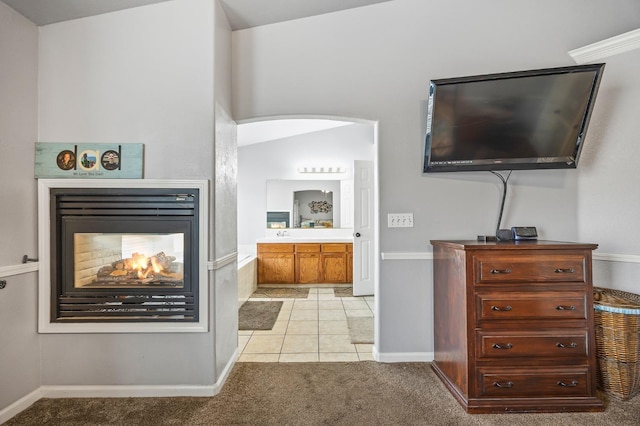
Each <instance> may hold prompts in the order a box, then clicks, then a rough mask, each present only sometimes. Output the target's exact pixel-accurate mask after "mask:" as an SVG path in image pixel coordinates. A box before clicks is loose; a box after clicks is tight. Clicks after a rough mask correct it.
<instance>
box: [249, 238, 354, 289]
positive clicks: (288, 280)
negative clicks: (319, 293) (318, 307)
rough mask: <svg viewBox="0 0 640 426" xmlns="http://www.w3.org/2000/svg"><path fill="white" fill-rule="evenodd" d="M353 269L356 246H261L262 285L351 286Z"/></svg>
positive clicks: (264, 244)
mask: <svg viewBox="0 0 640 426" xmlns="http://www.w3.org/2000/svg"><path fill="white" fill-rule="evenodd" d="M352 265H353V244H352V243H347V242H331V243H320V242H299V243H298V242H296V243H258V284H315V283H332V284H333V283H350V282H352V276H353V272H352V271H353V266H352Z"/></svg>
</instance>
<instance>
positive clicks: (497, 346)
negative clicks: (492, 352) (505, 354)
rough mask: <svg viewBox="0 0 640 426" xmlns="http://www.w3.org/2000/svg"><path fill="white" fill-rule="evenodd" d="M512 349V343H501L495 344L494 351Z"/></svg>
mask: <svg viewBox="0 0 640 426" xmlns="http://www.w3.org/2000/svg"><path fill="white" fill-rule="evenodd" d="M512 347H513V345H512V344H511V343H507V344H506V345H503V344H501V343H494V344H493V349H511V348H512Z"/></svg>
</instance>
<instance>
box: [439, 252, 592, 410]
mask: <svg viewBox="0 0 640 426" xmlns="http://www.w3.org/2000/svg"><path fill="white" fill-rule="evenodd" d="M431 244H432V245H433V259H434V260H433V274H434V275H433V280H434V282H433V285H434V303H433V305H434V323H435V324H434V346H435V347H434V349H435V350H434V361H433V364H432V367H433V370H434V371H435V372H436V374H437V375H438V376H439V377H440V379H441V380H442V381H443V382H444V384H445V385H446V387H447V388H448V389H449V391H450V392H451V393H452V394H453V396H454V397H455V398H456V399H457V400H458V402H459V403H460V404H461V405H462V406H463V408H464V409H465V410H467V411H468V412H470V413H503V412H563V411H601V410H603V403H602V401H600V400H599V399H598V398H597V397H596V381H595V380H596V376H595V374H596V363H595V338H594V325H593V289H592V272H591V258H592V251H593V250H594V249H595V248H596V247H597V245H595V244H580V243H561V242H551V241H523V242H498V243H493V242H487V243H482V242H476V241H431Z"/></svg>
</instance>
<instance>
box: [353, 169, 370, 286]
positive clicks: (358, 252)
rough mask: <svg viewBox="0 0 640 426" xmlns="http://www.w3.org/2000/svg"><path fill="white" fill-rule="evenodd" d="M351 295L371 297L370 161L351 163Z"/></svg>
mask: <svg viewBox="0 0 640 426" xmlns="http://www.w3.org/2000/svg"><path fill="white" fill-rule="evenodd" d="M353 194H354V201H353V214H354V219H353V295H354V296H368V295H373V293H374V276H373V275H374V248H373V242H374V232H375V228H374V196H375V191H374V178H373V161H354V179H353Z"/></svg>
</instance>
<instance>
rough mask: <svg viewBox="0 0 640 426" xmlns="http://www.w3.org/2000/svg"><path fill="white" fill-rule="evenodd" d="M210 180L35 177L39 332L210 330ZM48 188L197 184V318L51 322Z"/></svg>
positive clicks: (188, 186)
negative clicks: (117, 321)
mask: <svg viewBox="0 0 640 426" xmlns="http://www.w3.org/2000/svg"><path fill="white" fill-rule="evenodd" d="M208 184H209V181H207V180H180V179H171V180H163V179H39V180H38V257H39V263H42V268H40V273H39V274H38V332H39V333H206V332H207V331H209V274H208V271H207V264H208V262H207V253H208V245H207V241H208V238H207V236H208V235H209V231H208V226H209V214H208V209H209V203H208V199H209V190H208ZM51 188H198V189H199V191H200V204H199V208H200V215H199V223H198V226H199V232H200V236H201V238H199V244H200V245H199V247H198V251H199V261H198V265H199V270H198V274H199V276H200V283H199V287H198V291H199V295H200V296H199V300H198V302H199V305H198V311H199V320H198V322H191V323H170V322H163V323H160V322H158V323H141V322H138V323H51V322H49V318H50V316H51V315H50V314H51V291H50V286H51V275H50V268H49V265H48V264H49V259H50V258H51V250H50V249H51V247H50V241H49V239H50V230H51V228H50V223H49V203H50V189H51Z"/></svg>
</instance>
